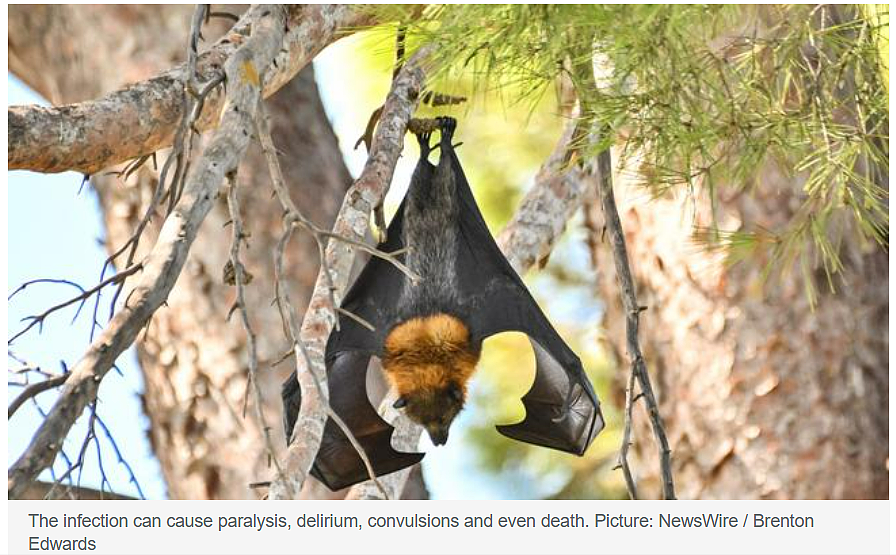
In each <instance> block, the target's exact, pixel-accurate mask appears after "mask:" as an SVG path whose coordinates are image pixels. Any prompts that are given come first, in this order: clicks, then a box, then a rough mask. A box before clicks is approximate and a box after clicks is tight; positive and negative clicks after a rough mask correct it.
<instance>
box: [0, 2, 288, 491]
mask: <svg viewBox="0 0 896 555" xmlns="http://www.w3.org/2000/svg"><path fill="white" fill-rule="evenodd" d="M255 9H260V10H261V13H260V14H258V17H257V18H256V20H255V21H254V23H253V26H252V29H251V34H250V35H249V36H248V38H246V39H245V40H244V41H243V42H242V43H241V44H240V46H239V47H238V48H237V49H236V50H234V51H233V54H232V56H230V58H229V59H227V61H226V62H225V63H224V71H225V74H226V75H227V102H226V106H227V109H226V110H225V111H224V112H223V114H222V115H221V121H220V124H219V126H218V128H217V130H216V131H215V133H214V134H213V135H212V137H211V138H210V141H209V143H208V147H207V148H206V149H205V150H204V151H203V153H202V155H201V156H200V157H199V159H198V160H197V161H196V163H195V164H194V165H193V167H192V169H191V171H190V173H189V175H188V177H187V180H186V185H185V187H184V191H183V196H182V198H181V201H180V202H179V203H178V205H177V206H176V207H175V209H174V211H173V212H172V213H171V214H170V215H169V216H168V217H167V218H166V219H165V223H164V224H163V226H162V229H161V231H160V233H159V238H158V240H157V242H156V244H155V246H154V247H153V249H152V251H151V252H150V253H149V255H148V256H147V258H146V261H145V262H144V263H143V273H142V274H141V276H140V280H139V282H138V283H137V284H136V287H135V289H134V292H133V296H132V298H131V300H130V302H128V303H127V305H126V306H125V307H123V308H122V309H121V310H119V311H118V312H117V313H116V314H115V317H114V318H113V319H112V320H111V322H109V325H108V326H107V328H106V329H105V330H104V331H103V333H102V334H101V335H100V336H99V337H97V338H96V340H94V341H93V342H92V343H91V345H90V347H89V348H88V349H87V352H86V353H85V354H84V356H83V357H82V358H81V360H80V361H79V362H78V363H77V364H76V365H75V366H74V368H73V369H72V371H71V376H70V377H69V379H68V381H67V382H66V384H65V386H64V388H63V390H62V392H61V394H60V396H59V399H58V400H57V402H56V404H55V405H54V406H53V408H52V409H51V411H50V413H49V414H48V415H47V418H46V419H44V421H43V423H42V424H41V426H40V427H39V429H38V430H37V433H36V434H35V436H34V438H33V439H32V441H31V443H30V444H29V446H28V448H27V449H26V450H25V452H24V453H23V454H22V455H21V456H20V457H19V459H18V460H17V461H16V462H15V463H14V464H13V465H12V467H10V469H9V472H8V480H7V483H8V496H9V498H18V497H20V496H21V494H22V492H23V491H24V490H25V488H26V487H27V486H28V484H30V483H31V482H33V481H34V480H35V479H36V478H37V476H38V475H39V474H40V472H41V471H42V470H43V469H45V468H47V467H49V466H50V465H52V463H53V460H54V459H55V457H56V454H57V453H58V452H59V450H60V448H61V445H62V440H63V439H64V438H65V436H66V434H67V433H68V431H69V429H71V426H72V424H73V423H74V421H75V420H76V419H77V418H78V416H79V415H80V414H81V412H82V411H83V410H84V408H85V407H86V406H87V405H88V404H89V403H91V402H93V401H94V400H95V399H96V394H97V390H98V388H99V384H100V381H101V380H102V378H103V376H104V375H105V374H106V372H108V370H109V369H110V368H111V367H112V366H113V365H114V364H115V360H116V359H117V358H118V356H119V355H120V354H121V353H122V352H123V351H124V350H125V349H126V348H127V347H129V346H130V345H131V344H132V343H133V341H134V339H135V338H136V337H137V334H138V333H139V331H140V329H141V328H142V327H143V326H144V325H145V324H146V322H147V321H148V320H149V318H150V317H151V316H152V314H153V313H154V312H155V310H156V309H158V308H159V306H161V305H162V303H163V302H165V299H166V298H167V297H168V294H169V292H170V291H171V289H172V287H174V283H175V282H176V280H177V277H178V275H179V274H180V271H181V269H182V268H183V265H184V263H185V261H186V258H187V254H188V252H189V249H190V246H191V245H192V243H193V240H194V239H195V238H196V234H197V233H198V230H199V227H200V224H201V223H202V221H203V220H204V219H205V216H206V215H207V214H208V212H209V210H211V208H212V205H213V204H214V202H215V199H216V198H217V196H218V191H219V189H220V187H221V184H222V183H223V181H224V176H225V175H227V174H228V173H230V172H232V171H234V170H235V169H236V167H237V165H238V164H239V161H240V160H241V159H242V156H243V154H244V153H245V151H246V148H247V147H248V145H249V140H250V137H251V134H252V128H253V125H254V121H253V120H254V115H255V110H256V107H257V106H258V100H259V98H260V96H261V90H262V89H261V87H262V84H261V78H260V76H261V75H263V74H264V71H265V69H266V68H267V67H268V65H269V64H270V63H271V61H272V60H273V59H274V57H275V56H276V55H277V53H278V52H279V50H280V48H281V46H282V43H283V36H284V29H285V26H286V12H285V9H284V8H282V7H281V6H266V7H259V8H253V10H255ZM117 125H119V126H122V125H124V124H122V123H118V124H117Z"/></svg>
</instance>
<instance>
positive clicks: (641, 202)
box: [587, 167, 889, 499]
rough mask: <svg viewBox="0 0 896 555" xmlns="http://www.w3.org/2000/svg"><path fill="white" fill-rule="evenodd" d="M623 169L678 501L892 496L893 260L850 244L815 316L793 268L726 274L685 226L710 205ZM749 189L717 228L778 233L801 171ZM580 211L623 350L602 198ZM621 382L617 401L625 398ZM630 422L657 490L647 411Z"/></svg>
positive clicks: (749, 267) (747, 267)
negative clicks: (669, 193) (765, 276)
mask: <svg viewBox="0 0 896 555" xmlns="http://www.w3.org/2000/svg"><path fill="white" fill-rule="evenodd" d="M616 169H617V171H616V172H615V175H614V181H615V183H616V184H617V186H616V193H617V198H618V203H619V212H620V216H621V218H622V223H623V227H624V229H625V234H626V241H627V243H628V247H629V255H630V257H631V264H632V268H633V271H634V273H635V277H636V279H637V282H638V297H639V301H640V302H641V304H644V305H647V306H648V307H649V309H648V310H647V311H646V312H644V313H642V314H641V340H642V346H643V348H644V351H645V356H646V357H647V360H648V367H649V368H650V371H651V374H652V375H653V378H654V385H655V388H656V391H657V395H658V397H659V400H660V407H661V412H662V414H663V417H664V419H665V423H666V430H667V432H668V435H669V440H670V443H671V446H672V455H673V463H674V474H675V479H676V484H677V485H678V487H679V494H680V497H681V498H683V499H688V498H692V499H693V498H703V499H709V498H720V499H753V498H761V499H825V498H836V499H842V498H860V499H868V498H875V499H878V498H882V499H886V498H888V495H889V492H888V433H889V424H888V404H889V393H888V387H889V376H888V367H889V358H888V349H889V340H888V337H889V335H888V333H889V320H888V307H889V296H888V281H889V270H888V262H887V254H886V253H885V252H883V251H882V250H880V249H879V248H878V247H876V246H873V247H868V246H867V245H866V246H862V245H859V244H857V243H855V242H853V243H850V244H845V245H843V252H842V253H841V255H842V256H843V259H844V261H845V263H846V270H845V273H844V276H843V277H844V280H845V281H844V282H840V283H838V287H837V292H836V293H835V294H832V293H830V292H829V291H826V290H823V288H822V291H821V295H820V297H819V299H818V306H817V307H816V308H815V310H814V311H813V310H812V309H811V307H810V306H809V302H808V299H807V296H806V294H805V290H804V289H803V282H802V279H801V277H799V276H798V275H794V274H798V273H799V272H798V271H795V272H791V273H790V274H788V275H785V276H784V277H782V278H780V279H772V280H771V281H769V282H768V283H767V284H765V286H763V280H762V277H761V275H760V274H761V270H762V266H763V265H764V264H765V263H766V262H767V260H763V259H754V260H751V261H750V262H749V263H741V264H738V265H735V266H733V267H730V266H726V264H725V263H724V261H723V258H722V256H721V255H720V254H719V253H713V252H707V251H706V250H705V249H703V248H702V247H701V246H700V245H697V244H696V243H695V242H694V241H693V239H692V230H693V227H692V226H694V225H697V226H703V227H705V226H708V225H710V223H711V218H710V207H709V203H708V202H707V199H706V198H704V197H699V198H697V199H696V200H695V201H694V202H692V201H691V200H689V199H683V198H660V199H657V200H653V201H651V200H650V193H649V191H647V190H646V189H644V188H642V187H639V185H638V182H637V179H636V178H633V171H632V170H633V168H627V169H625V170H620V169H619V168H616ZM756 181H757V183H759V184H761V185H759V186H758V187H757V188H756V189H751V190H750V191H749V192H747V193H743V192H736V191H733V190H730V189H728V190H725V189H721V192H720V195H719V199H718V205H717V215H719V221H720V225H721V227H723V228H724V229H737V228H738V227H739V225H740V224H748V223H749V224H752V225H751V228H755V227H756V226H757V225H758V226H764V227H766V228H769V229H774V228H777V227H779V226H781V225H783V224H784V223H785V222H786V220H787V218H788V217H790V216H791V215H792V214H793V212H794V211H795V210H796V209H797V207H798V206H799V202H798V194H799V191H800V183H799V182H797V183H794V180H793V178H792V177H786V176H785V174H784V173H782V172H780V171H778V170H777V169H776V168H773V167H766V168H765V169H764V170H763V175H761V176H759V178H757V180H756ZM587 216H588V223H589V225H590V227H591V238H592V252H593V255H594V259H595V263H596V266H597V268H598V269H599V271H600V272H601V276H600V281H599V289H600V293H601V295H602V297H603V298H604V299H605V300H606V303H607V312H606V317H605V321H606V326H607V328H608V329H607V335H608V337H609V338H610V340H611V342H612V343H614V344H615V349H616V353H617V354H619V353H622V352H623V343H622V341H624V338H625V333H624V330H623V329H622V326H623V325H624V322H625V318H624V315H623V314H622V312H621V307H620V306H619V303H618V299H619V292H618V289H617V286H616V280H615V276H614V275H613V271H614V270H613V263H612V258H611V253H610V251H609V247H608V245H606V244H605V243H604V242H603V241H602V240H601V237H602V235H601V234H602V228H603V214H602V213H601V210H600V206H599V204H597V203H592V204H591V206H590V207H589V208H588V211H587ZM814 277H815V278H816V279H818V280H819V282H820V283H824V279H823V276H821V275H815V276H814ZM617 360H622V358H621V357H620V356H617ZM623 374H624V373H623V372H620V373H619V376H620V378H619V382H618V384H617V387H616V388H614V390H615V391H620V392H621V391H624V384H623V383H622V382H623V378H622V376H623ZM616 401H617V403H618V404H619V405H620V406H621V405H622V399H621V398H618V399H616ZM639 405H640V404H639ZM635 418H636V420H637V421H639V424H640V425H639V426H638V427H636V434H635V441H636V446H635V450H636V451H637V452H638V454H639V457H638V461H637V464H636V467H635V472H636V474H637V475H638V476H639V477H640V478H641V481H642V483H643V486H644V487H642V488H641V491H642V492H644V493H645V494H649V493H650V492H659V483H658V482H657V479H658V475H657V464H656V459H655V452H654V446H653V442H652V438H651V436H650V433H649V429H648V428H647V426H646V418H645V414H644V412H643V407H641V408H640V409H636V416H635ZM654 495H656V493H654Z"/></svg>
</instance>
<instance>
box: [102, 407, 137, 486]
mask: <svg viewBox="0 0 896 555" xmlns="http://www.w3.org/2000/svg"><path fill="white" fill-rule="evenodd" d="M96 422H97V424H99V425H100V428H102V429H103V433H105V434H106V439H108V440H109V444H110V445H112V450H113V451H115V456H116V457H118V464H120V465H122V466H124V468H125V470H127V472H128V475H129V481H130V483H132V484H134V487H135V488H137V494H138V495H139V496H140V499H146V496H145V495H143V488H141V487H140V482H138V481H137V476H136V475H135V474H134V469H133V468H131V465H130V464H128V461H126V460H125V458H124V456H122V454H121V450H119V449H118V443H117V442H116V441H115V438H114V437H112V432H111V430H109V427H108V426H106V423H105V422H103V419H102V418H100V415H99V414H97V415H96Z"/></svg>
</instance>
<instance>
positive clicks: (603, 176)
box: [597, 149, 675, 499]
mask: <svg viewBox="0 0 896 555" xmlns="http://www.w3.org/2000/svg"><path fill="white" fill-rule="evenodd" d="M597 172H598V191H599V193H600V201H601V206H602V207H603V211H604V219H605V220H606V225H607V230H608V231H609V236H610V243H611V246H612V249H613V261H614V263H615V265H616V279H617V280H618V282H619V288H620V295H621V297H622V306H623V308H624V309H625V335H626V348H627V350H628V355H629V358H630V359H631V372H632V374H633V375H634V377H635V379H637V380H638V385H639V386H640V388H641V393H642V396H643V398H644V403H645V404H646V405H647V414H648V415H649V417H650V425H651V428H652V429H653V435H654V437H655V438H656V442H657V448H658V450H659V461H660V473H661V475H662V477H663V498H665V499H675V485H674V482H673V480H672V451H671V450H670V449H669V440H668V439H667V438H666V430H665V428H664V426H663V419H662V416H660V411H659V406H658V405H657V402H656V397H655V396H654V394H653V387H652V386H651V384H650V376H649V375H648V374H647V365H646V364H645V362H644V356H643V355H642V354H641V346H640V344H639V343H638V324H639V316H640V314H641V306H640V305H639V304H638V298H637V295H636V293H635V281H634V279H633V278H632V272H631V268H630V267H629V263H628V251H627V249H626V246H625V235H624V233H623V231H622V223H621V222H620V220H619V212H618V211H617V209H616V199H615V197H614V195H613V165H612V159H611V156H610V150H609V149H607V150H605V151H604V152H602V153H600V154H599V155H598V158H597ZM627 397H628V394H627ZM627 408H628V407H627ZM627 418H629V417H627ZM629 425H630V424H629ZM623 441H625V440H623ZM623 448H624V449H625V453H623V452H622V451H620V459H623V460H624V458H625V455H626V453H627V450H628V447H627V446H626V445H625V444H624V443H623ZM627 466H628V462H627V461H625V463H624V464H623V466H622V468H623V471H624V470H625V468H626V467H627ZM630 491H631V490H630Z"/></svg>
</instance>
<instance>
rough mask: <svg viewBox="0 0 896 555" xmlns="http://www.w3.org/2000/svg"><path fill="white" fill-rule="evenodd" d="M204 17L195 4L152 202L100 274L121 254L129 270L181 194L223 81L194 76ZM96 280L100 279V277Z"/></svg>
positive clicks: (205, 7) (118, 292)
mask: <svg viewBox="0 0 896 555" xmlns="http://www.w3.org/2000/svg"><path fill="white" fill-rule="evenodd" d="M207 13H208V5H207V4H198V5H197V6H196V9H195V10H194V12H193V18H192V21H191V24H190V40H189V46H188V48H187V62H186V72H185V75H184V77H183V91H182V95H183V98H182V99H181V106H182V109H181V113H182V116H181V120H180V124H179V125H178V128H177V132H176V133H175V135H174V143H173V146H172V148H171V152H170V153H169V154H168V158H167V159H166V160H165V164H164V165H163V166H162V171H161V173H160V174H159V180H158V183H157V184H156V188H155V191H154V192H153V196H152V199H151V200H150V202H149V204H148V205H147V207H146V211H145V212H144V214H143V217H142V218H141V219H140V222H139V223H138V224H137V227H136V228H135V230H134V232H133V234H132V235H131V236H130V238H128V240H127V241H126V242H125V244H124V245H123V246H122V247H121V248H119V249H118V250H117V251H116V252H115V253H113V254H112V255H111V256H109V258H107V259H106V262H105V263H104V264H103V272H105V271H106V268H107V267H108V264H110V263H114V262H115V259H116V258H118V256H120V255H121V254H123V253H124V252H125V250H127V251H128V255H127V259H126V261H125V266H130V265H131V264H132V263H133V261H134V257H135V256H136V254H137V247H138V246H139V245H140V238H141V237H142V235H143V231H144V230H145V229H146V226H147V225H148V224H149V221H150V219H151V218H152V216H153V214H155V213H156V211H157V210H158V209H159V208H160V207H161V206H160V205H161V203H162V202H164V201H165V199H166V198H167V199H168V208H167V210H166V211H165V215H166V216H167V215H169V214H171V212H172V211H173V210H174V206H175V205H176V204H177V202H178V201H179V200H180V197H181V194H182V193H183V188H184V185H185V182H186V176H187V172H188V170H189V167H190V153H191V152H192V145H193V135H194V134H195V133H196V132H197V129H196V121H197V119H198V118H199V115H200V114H201V112H202V106H203V105H204V103H205V99H206V98H207V97H208V95H209V94H211V92H212V91H213V90H214V88H215V87H216V86H218V85H219V84H220V83H222V82H223V79H224V75H223V73H222V72H221V71H220V70H217V69H216V70H214V71H213V73H212V76H211V77H210V78H209V80H208V82H206V83H202V82H200V77H199V75H198V74H197V70H196V65H197V63H198V59H199V52H198V50H197V49H198V45H199V37H200V35H201V31H202V22H203V21H204V20H205V19H206V15H207ZM172 161H174V175H173V177H172V178H171V180H170V182H169V181H168V179H167V177H168V172H169V170H170V168H171V163H172ZM100 279H102V277H101V278H100ZM124 285H125V282H124V281H121V282H119V284H118V288H117V289H116V291H115V294H114V295H113V296H112V302H111V303H110V304H109V318H110V319H111V318H112V316H113V315H114V313H115V307H116V304H118V298H119V296H121V293H122V291H123V290H124ZM96 304H97V305H99V297H97V301H96ZM97 308H98V306H95V307H94V312H96V309H97ZM90 337H91V340H93V329H91V336H90Z"/></svg>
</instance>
